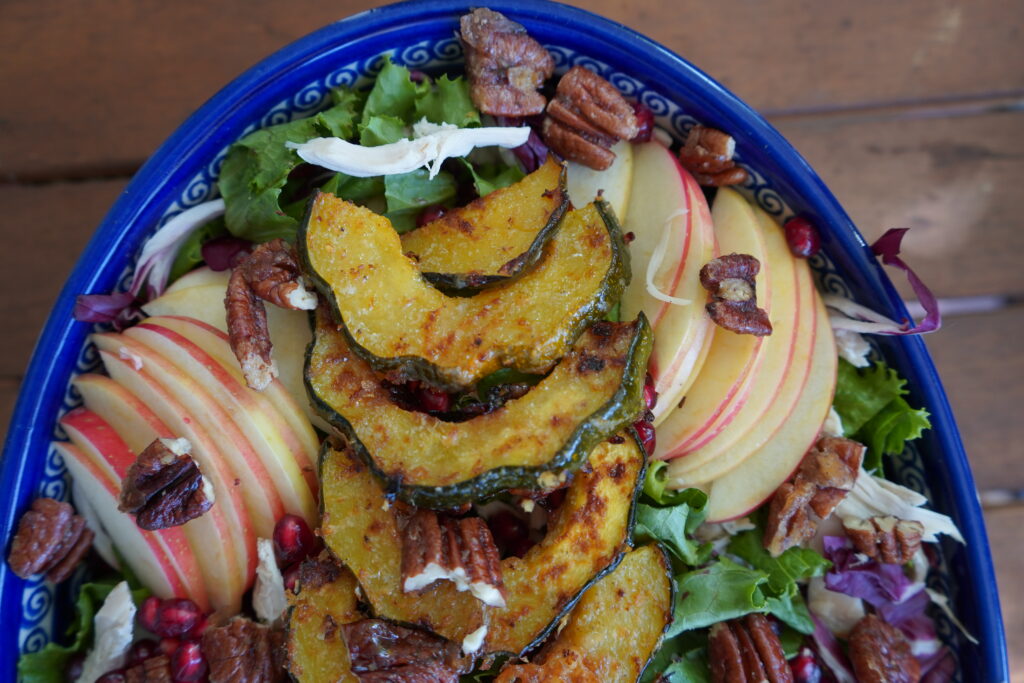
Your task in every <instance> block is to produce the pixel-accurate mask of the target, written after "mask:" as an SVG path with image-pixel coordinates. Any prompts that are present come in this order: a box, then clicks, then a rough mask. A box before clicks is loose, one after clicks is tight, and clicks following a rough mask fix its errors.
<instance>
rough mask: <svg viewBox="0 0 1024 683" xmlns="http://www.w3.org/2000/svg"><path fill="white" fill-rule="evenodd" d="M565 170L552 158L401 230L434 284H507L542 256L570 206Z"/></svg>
mask: <svg viewBox="0 0 1024 683" xmlns="http://www.w3.org/2000/svg"><path fill="white" fill-rule="evenodd" d="M565 183H566V169H565V167H564V166H562V165H561V164H559V163H558V162H556V161H555V160H554V159H553V158H551V157H548V160H547V162H546V163H545V164H544V165H543V166H541V167H540V168H538V169H537V170H536V171H534V172H533V173H531V174H530V175H528V176H526V177H525V178H523V179H522V180H520V181H519V182H517V183H514V184H512V185H509V186H508V187H504V188H501V189H500V190H495V191H494V192H491V193H490V194H488V195H486V196H484V197H480V198H479V199H476V200H474V201H472V202H470V203H469V204H467V205H466V206H460V207H458V208H455V209H451V210H449V211H447V212H446V213H445V214H444V215H443V216H441V217H440V218H438V219H436V220H433V221H431V222H430V223H427V224H426V225H424V226H423V227H421V228H417V229H416V230H412V231H410V232H407V233H405V234H404V235H402V237H401V239H402V251H403V252H405V253H406V254H409V255H412V256H413V257H414V258H415V259H416V261H417V262H418V263H419V269H420V271H421V272H422V273H423V277H425V278H426V279H427V280H428V281H430V283H431V284H433V285H434V286H435V287H437V288H438V289H440V290H441V291H443V292H446V293H448V294H471V293H473V292H476V291H478V290H481V289H485V288H487V287H493V286H495V285H499V284H505V283H507V282H509V281H510V280H512V279H513V278H515V277H518V276H519V275H522V274H523V273H526V272H528V271H529V270H530V268H532V267H533V266H534V264H536V263H537V261H538V260H540V258H541V255H542V254H543V252H544V245H545V244H547V243H548V241H549V240H550V239H551V238H552V237H554V235H555V232H556V230H557V229H558V224H559V223H560V222H561V220H562V216H564V215H565V211H566V209H567V208H568V206H569V194H568V192H566V189H565Z"/></svg>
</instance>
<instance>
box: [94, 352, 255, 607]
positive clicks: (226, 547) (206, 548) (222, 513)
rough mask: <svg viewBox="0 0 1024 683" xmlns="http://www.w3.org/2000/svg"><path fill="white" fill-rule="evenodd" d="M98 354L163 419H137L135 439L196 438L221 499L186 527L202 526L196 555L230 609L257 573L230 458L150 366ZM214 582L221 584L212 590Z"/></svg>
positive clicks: (206, 471)
mask: <svg viewBox="0 0 1024 683" xmlns="http://www.w3.org/2000/svg"><path fill="white" fill-rule="evenodd" d="M100 358H101V359H102V361H103V364H104V366H105V367H106V368H107V371H108V372H109V373H110V375H111V377H112V378H113V380H114V381H115V382H116V383H117V384H119V385H120V386H122V387H123V388H124V389H125V390H127V391H128V392H129V393H130V394H131V395H133V396H134V397H135V398H136V400H138V401H139V402H140V403H142V402H145V404H146V405H147V406H150V407H151V408H152V412H153V413H154V414H157V415H158V417H159V419H160V422H161V423H162V424H164V425H165V426H164V427H163V429H161V430H159V431H147V430H148V429H151V427H147V423H146V422H145V421H139V420H136V421H135V422H134V423H133V424H132V425H131V427H132V429H133V430H136V429H137V430H138V431H139V432H140V435H138V436H136V437H134V440H135V441H139V442H143V441H145V442H146V443H148V442H149V441H151V440H152V439H151V438H149V437H151V436H152V437H153V438H157V437H162V436H166V435H167V434H168V433H169V434H170V435H172V436H174V437H185V438H187V439H188V440H189V441H190V442H191V443H192V448H193V456H194V457H195V458H196V460H197V462H199V465H200V468H201V469H202V470H203V472H204V474H205V475H206V476H207V477H208V478H210V481H211V482H212V483H213V485H214V491H215V495H216V498H217V502H216V503H215V504H214V506H213V508H211V510H210V512H208V513H207V514H205V515H203V516H202V517H200V518H198V519H197V520H193V521H192V522H190V523H189V524H188V525H186V527H185V528H188V527H189V526H190V525H195V526H199V527H204V528H203V529H198V530H196V532H195V533H196V534H197V536H196V537H195V538H193V546H194V547H195V546H196V545H197V543H198V544H200V545H202V546H203V550H202V551H201V552H200V553H199V555H198V557H199V559H200V562H201V564H202V566H203V575H204V577H205V578H206V583H207V587H208V591H209V593H210V595H211V600H212V601H213V603H214V607H215V608H216V609H218V610H223V611H225V612H226V611H230V609H233V608H235V607H237V606H238V605H240V602H241V595H242V593H244V591H245V590H246V588H248V586H249V584H250V583H251V581H252V579H253V577H254V576H255V572H256V535H255V533H254V530H253V523H252V520H251V519H250V517H249V511H248V509H247V507H246V505H245V501H244V499H243V498H242V492H241V491H240V490H239V489H240V488H241V487H240V486H237V485H235V476H234V474H233V472H232V471H231V470H230V469H229V467H228V462H227V459H226V458H225V457H224V456H223V455H221V453H220V451H219V450H218V448H217V446H216V444H215V443H214V442H213V440H212V438H211V437H210V435H209V434H207V433H206V430H205V429H204V428H203V427H202V425H200V424H199V422H198V421H197V420H195V419H194V418H193V417H192V416H191V415H190V414H189V413H188V411H186V410H185V409H184V407H183V406H182V405H181V404H180V403H178V402H177V400H175V398H174V397H173V396H172V395H171V393H169V392H168V390H167V388H165V387H164V386H162V385H161V384H160V383H159V382H157V381H155V380H154V378H153V377H151V376H150V375H149V374H148V373H147V372H145V371H144V370H136V369H135V368H134V367H133V365H132V363H130V362H129V361H127V360H124V359H121V358H120V357H119V356H118V355H117V354H116V353H110V352H108V351H103V350H101V351H100ZM147 409H148V408H147ZM130 440H132V439H126V441H130ZM204 525H205V526H204ZM214 585H217V586H223V588H222V589H220V590H214V589H213V588H212V587H213V586H214ZM218 600H222V601H224V604H223V605H221V604H218Z"/></svg>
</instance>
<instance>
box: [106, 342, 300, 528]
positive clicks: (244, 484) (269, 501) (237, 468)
mask: <svg viewBox="0 0 1024 683" xmlns="http://www.w3.org/2000/svg"><path fill="white" fill-rule="evenodd" d="M93 341H94V342H95V344H96V346H97V347H98V348H99V349H100V352H101V353H106V354H110V355H112V354H118V359H119V360H121V359H120V357H121V356H122V355H126V354H130V355H131V356H134V357H136V358H138V359H140V360H141V363H142V366H141V368H139V369H136V368H135V366H134V365H129V366H128V368H129V370H130V372H133V373H135V374H137V375H140V376H147V377H150V378H152V379H153V380H154V381H155V382H156V383H158V384H160V385H161V386H163V387H164V388H165V389H166V391H167V392H169V393H170V394H171V395H172V396H173V397H174V399H175V401H176V402H177V403H179V404H180V405H181V407H182V408H184V410H185V417H184V419H187V420H189V421H194V423H195V424H196V425H197V426H198V427H200V428H202V429H203V430H205V432H206V433H207V434H208V435H209V436H210V438H211V439H212V441H213V443H214V444H216V445H217V449H218V450H219V451H220V453H221V455H222V456H223V457H224V458H226V459H227V460H226V462H227V463H228V464H229V470H230V474H231V477H230V478H225V479H223V480H222V482H221V486H226V482H229V481H234V480H236V479H237V480H238V481H239V482H240V483H239V485H238V486H237V487H236V488H238V489H241V494H242V498H243V500H244V501H245V503H246V507H247V509H248V510H249V516H250V518H251V519H252V524H253V530H254V531H255V533H256V535H257V536H259V537H261V538H269V537H270V534H272V533H273V531H274V524H275V523H276V522H277V520H278V519H280V517H281V515H283V514H284V504H283V503H282V501H281V497H280V496H279V495H278V492H277V487H276V486H275V485H274V480H273V479H272V478H271V476H270V474H269V473H268V472H267V469H266V466H265V465H264V463H263V461H262V460H261V459H260V457H259V455H257V453H256V450H255V447H254V446H253V445H252V443H251V442H250V441H249V439H248V438H247V437H246V436H245V434H243V433H242V432H241V430H240V429H239V428H238V426H237V425H236V424H235V422H234V420H232V419H231V416H230V415H229V414H228V412H227V410H226V409H225V408H224V407H223V406H221V405H220V404H218V403H217V401H215V400H214V399H213V397H212V396H210V394H209V392H207V391H206V389H205V388H204V387H203V386H202V385H201V384H200V383H199V382H197V381H195V380H194V379H193V378H192V377H190V376H188V375H187V374H186V373H184V372H182V371H181V369H180V368H178V367H177V366H175V365H174V364H173V363H171V362H170V361H168V360H167V359H166V358H164V357H163V356H162V355H160V354H158V353H155V352H154V351H153V350H152V349H150V348H149V347H147V346H145V345H143V344H140V343H138V342H137V341H135V340H134V339H130V338H128V337H125V336H124V335H121V334H114V333H106V334H97V335H93ZM123 362H124V361H123V360H122V363H123ZM133 362H134V361H133ZM108 371H110V373H111V375H113V371H111V370H110V369H109V368H108ZM115 379H116V378H115ZM151 407H152V406H151ZM197 455H198V454H197ZM200 466H202V464H201V465H200ZM215 485H216V482H215Z"/></svg>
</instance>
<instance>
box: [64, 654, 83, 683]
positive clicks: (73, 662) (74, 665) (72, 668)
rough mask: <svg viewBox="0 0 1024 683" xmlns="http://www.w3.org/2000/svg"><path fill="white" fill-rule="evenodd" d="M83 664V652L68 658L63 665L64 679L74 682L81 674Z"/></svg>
mask: <svg viewBox="0 0 1024 683" xmlns="http://www.w3.org/2000/svg"><path fill="white" fill-rule="evenodd" d="M84 665H85V655H84V654H81V653H79V654H77V655H74V656H73V657H71V658H70V659H68V663H67V664H66V665H65V666H64V680H66V681H67V682H68V683H75V681H77V680H78V677H79V676H81V675H82V667H83V666H84Z"/></svg>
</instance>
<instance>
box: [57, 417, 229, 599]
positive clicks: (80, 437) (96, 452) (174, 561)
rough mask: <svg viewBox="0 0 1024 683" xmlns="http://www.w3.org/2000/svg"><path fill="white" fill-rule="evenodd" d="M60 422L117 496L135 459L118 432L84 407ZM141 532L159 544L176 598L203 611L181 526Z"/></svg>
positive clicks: (198, 578)
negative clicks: (178, 589)
mask: <svg viewBox="0 0 1024 683" xmlns="http://www.w3.org/2000/svg"><path fill="white" fill-rule="evenodd" d="M60 425H61V427H63V428H64V431H65V432H67V435H68V438H69V439H71V443H73V444H74V445H75V446H76V447H77V448H78V450H79V451H80V452H81V453H82V454H83V455H85V456H86V457H88V458H90V459H91V460H92V462H93V463H94V464H95V465H96V466H98V467H100V468H103V469H105V470H106V474H107V477H108V478H109V479H111V480H112V481H113V482H115V483H116V488H117V495H118V496H120V493H121V484H120V482H121V481H122V480H123V479H124V477H125V474H126V473H127V472H128V468H129V467H131V466H132V463H134V462H135V458H136V455H135V453H134V452H132V450H131V449H130V448H128V444H126V443H125V442H124V440H122V439H121V437H120V436H118V435H117V432H115V431H114V429H113V427H111V426H110V425H109V424H107V423H106V422H105V421H104V420H103V419H102V418H100V417H99V416H98V415H96V414H95V413H93V412H92V411H90V410H88V409H86V408H75V409H74V410H72V411H70V412H69V413H68V414H66V415H65V416H64V417H62V418H61V419H60ZM121 514H122V515H123V514H124V513H123V512H122V513H121ZM129 519H130V517H129ZM140 531H141V532H142V534H143V535H144V536H147V537H151V540H150V542H155V543H157V544H158V545H160V547H161V548H162V550H163V552H164V554H165V555H166V557H167V558H168V560H169V561H170V564H171V566H172V568H173V570H174V573H175V576H176V577H177V580H178V582H179V583H180V584H181V585H182V587H183V593H181V595H180V596H179V597H187V598H190V599H191V600H193V601H194V602H195V603H196V604H197V605H199V606H200V607H202V608H203V610H204V611H208V610H209V607H210V601H209V598H208V597H207V594H206V585H205V583H204V582H203V576H202V572H201V570H200V567H199V562H198V560H197V559H196V556H195V554H194V552H193V550H192V546H190V545H189V541H188V537H187V536H186V534H185V532H184V530H183V529H182V528H181V527H172V528H169V529H162V530H160V531H155V532H154V531H144V530H141V529H140Z"/></svg>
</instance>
